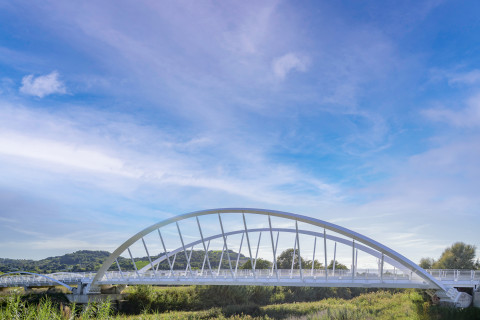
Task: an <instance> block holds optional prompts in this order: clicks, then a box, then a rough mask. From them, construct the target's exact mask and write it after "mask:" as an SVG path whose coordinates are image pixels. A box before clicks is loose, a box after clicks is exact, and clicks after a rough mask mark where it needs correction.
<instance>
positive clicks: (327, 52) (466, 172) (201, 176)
mask: <svg viewBox="0 0 480 320" xmlns="http://www.w3.org/2000/svg"><path fill="white" fill-rule="evenodd" d="M479 10H480V2H478V1H475V0H471V1H469V0H467V1H453V0H452V1H441V0H434V1H433V0H432V1H422V0H415V1H413V0H412V1H400V2H399V1H373V0H370V1H361V2H359V1H353V0H352V1H346V0H345V1H302V2H298V1H269V0H267V1H183V0H181V1H135V2H131V1H82V2H71V1H42V2H31V1H22V0H20V1H14V2H12V1H7V0H0V257H4V258H31V259H41V258H45V257H48V256H54V255H61V254H65V253H70V252H73V251H76V250H83V249H88V250H109V251H113V250H114V249H115V248H116V247H117V246H118V245H120V244H121V243H122V242H123V241H125V240H126V239H128V238H129V237H130V236H131V235H133V234H135V233H136V232H138V231H139V230H141V229H143V228H145V227H147V226H149V225H151V224H153V223H156V222H158V221H161V220H163V219H166V218H169V217H172V216H175V215H178V214H182V213H186V212H190V211H196V210H202V209H210V208H222V207H253V208H265V209H274V210H281V211H288V212H293V213H298V214H304V215H308V216H311V217H314V218H318V219H322V220H326V221H329V222H332V223H336V224H339V225H341V226H343V227H347V228H350V229H352V230H354V231H357V232H359V233H362V234H364V235H366V236H368V237H371V238H373V239H375V240H377V241H379V242H381V243H383V244H385V245H387V246H389V247H391V248H392V249H394V250H396V251H398V252H400V253H401V254H403V255H405V256H407V257H408V258H410V259H411V260H413V261H417V262H418V261H419V260H420V258H422V257H433V258H438V257H439V256H440V254H441V252H442V251H443V249H445V248H446V247H448V246H450V245H451V244H453V243H454V242H457V241H463V242H465V243H468V244H472V245H476V246H477V248H479V247H480V238H479V237H478V234H479V232H480V214H479V213H480V212H479V210H480V209H479V208H480V196H479V190H480V41H479V40H480V37H479V34H480V19H479V18H478V12H479ZM477 255H478V256H480V251H478V250H477Z"/></svg>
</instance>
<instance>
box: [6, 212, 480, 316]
mask: <svg viewBox="0 0 480 320" xmlns="http://www.w3.org/2000/svg"><path fill="white" fill-rule="evenodd" d="M284 249H290V251H289V253H288V254H287V257H289V259H287V262H288V266H286V265H285V261H283V262H281V263H279V261H280V259H279V255H280V253H281V252H283V250H284ZM292 249H293V250H292ZM214 252H216V254H217V256H218V254H220V257H219V259H218V257H216V259H213V256H212V255H213V253H214ZM194 253H195V254H196V255H197V256H198V254H200V255H201V258H202V259H201V261H202V263H201V264H199V263H198V261H197V264H196V265H194V264H193V260H192V254H194ZM152 254H153V255H152ZM134 256H137V257H139V256H146V260H148V262H147V264H146V265H144V266H143V267H139V266H137V264H138V263H136V260H135V258H134ZM120 257H126V258H127V259H130V262H131V265H130V268H128V269H129V270H126V268H125V266H124V267H123V269H122V266H121V264H120V263H119V258H120ZM177 257H182V260H183V264H182V265H181V268H180V266H179V263H178V261H179V260H180V259H177ZM299 257H302V258H299ZM303 258H308V259H309V261H307V260H304V259H303ZM260 259H263V262H265V261H270V263H269V264H270V265H269V266H267V267H265V263H264V264H263V268H264V269H260V268H257V262H258V261H262V260H260ZM124 260H125V259H124ZM213 260H215V261H213ZM362 260H363V262H362ZM137 261H138V259H137ZM165 262H166V263H165ZM245 262H249V263H250V264H247V265H249V268H248V269H244V268H243V269H242V268H241V266H242V265H243V264H244V263H245ZM329 262H330V265H331V269H329V268H326V266H327V265H329ZM340 262H341V263H343V266H344V267H343V268H342V269H339V266H342V264H340ZM115 265H116V268H115V269H116V271H109V270H111V269H112V268H113V267H115ZM345 266H347V268H345ZM244 267H245V266H244ZM58 283H60V284H64V285H65V286H66V287H68V288H69V290H72V291H73V292H74V293H75V294H96V293H100V287H101V286H105V285H136V284H153V285H189V284H208V285H262V286H316V287H377V288H418V289H428V290H429V292H430V293H431V294H432V295H435V297H436V298H438V299H440V300H443V301H446V302H449V303H452V304H454V305H456V306H461V307H466V306H468V305H470V304H471V301H472V297H471V296H470V295H469V294H467V293H465V292H459V291H458V290H457V289H456V288H473V290H477V289H478V286H479V285H480V272H478V271H474V270H471V271H470V270H467V271H466V270H429V271H426V270H424V269H422V268H421V267H419V266H418V265H417V264H415V263H414V262H412V261H410V260H409V259H408V258H406V257H404V256H403V255H401V254H399V253H398V252H396V251H394V250H392V249H390V248H388V247H386V246H384V245H383V244H381V243H379V242H377V241H375V240H373V239H370V238H368V237H366V236H364V235H362V234H360V233H357V232H355V231H352V230H349V229H347V228H344V227H341V226H339V225H336V224H333V223H329V222H326V221H323V220H319V219H315V218H312V217H308V216H304V215H298V214H293V213H288V212H281V211H274V210H264V209H251V208H223V209H210V210H202V211H196V212H191V213H187V214H183V215H179V216H176V217H172V218H170V219H166V220H164V221H161V222H159V223H156V224H154V225H151V226H149V227H147V228H145V229H144V230H142V231H140V232H138V233H137V234H135V235H134V236H132V237H131V238H129V239H128V240H126V241H125V242H124V243H123V244H122V245H120V246H119V247H118V248H117V249H116V250H115V251H114V252H113V253H112V254H111V255H110V256H109V257H108V258H107V260H106V261H105V262H104V263H103V265H102V266H101V268H100V269H99V270H98V271H97V272H96V273H86V274H85V273H82V274H79V273H77V274H70V273H60V274H52V275H33V274H26V273H23V274H22V275H16V276H14V275H11V274H6V275H3V276H0V287H2V286H3V287H6V286H25V287H29V286H36V285H41V284H43V285H48V284H51V285H55V284H58ZM70 285H76V286H77V287H76V288H73V289H72V288H71V287H70Z"/></svg>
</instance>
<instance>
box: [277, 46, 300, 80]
mask: <svg viewBox="0 0 480 320" xmlns="http://www.w3.org/2000/svg"><path fill="white" fill-rule="evenodd" d="M308 62H309V60H308V58H307V57H305V56H301V55H298V54H295V53H287V54H286V55H283V56H281V57H279V58H276V59H274V60H273V62H272V68H273V73H274V74H275V76H276V77H277V78H279V79H281V80H283V79H285V77H286V76H287V75H288V74H289V73H290V72H291V71H293V70H297V71H301V72H305V71H307V66H308Z"/></svg>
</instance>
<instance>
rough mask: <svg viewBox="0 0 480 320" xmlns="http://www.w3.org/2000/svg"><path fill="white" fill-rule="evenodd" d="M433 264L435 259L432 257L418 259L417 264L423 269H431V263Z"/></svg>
mask: <svg viewBox="0 0 480 320" xmlns="http://www.w3.org/2000/svg"><path fill="white" fill-rule="evenodd" d="M434 264H435V260H434V259H432V258H422V259H420V263H419V264H418V265H419V266H420V267H421V268H423V269H425V270H426V269H432V267H433V265H434Z"/></svg>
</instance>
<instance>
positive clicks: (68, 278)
mask: <svg viewBox="0 0 480 320" xmlns="http://www.w3.org/2000/svg"><path fill="white" fill-rule="evenodd" d="M44 276H47V277H44ZM44 276H41V275H36V274H18V275H15V274H12V275H5V276H2V277H0V287H14V286H29V285H31V286H41V285H45V286H50V285H56V283H55V282H54V281H52V280H50V279H49V278H52V279H55V280H58V281H60V282H63V283H67V284H71V283H77V282H79V281H82V280H85V279H93V277H94V276H95V272H81V273H80V272H79V273H53V274H45V275H44Z"/></svg>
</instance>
